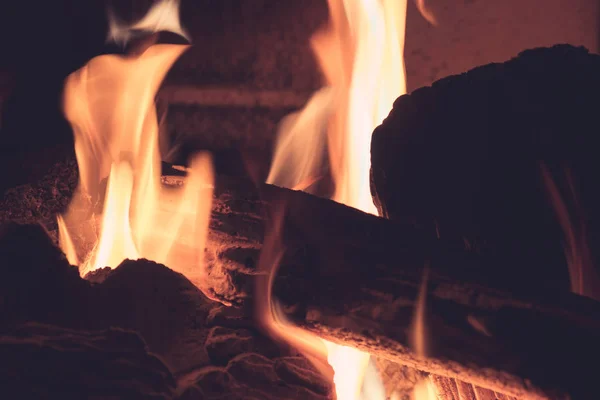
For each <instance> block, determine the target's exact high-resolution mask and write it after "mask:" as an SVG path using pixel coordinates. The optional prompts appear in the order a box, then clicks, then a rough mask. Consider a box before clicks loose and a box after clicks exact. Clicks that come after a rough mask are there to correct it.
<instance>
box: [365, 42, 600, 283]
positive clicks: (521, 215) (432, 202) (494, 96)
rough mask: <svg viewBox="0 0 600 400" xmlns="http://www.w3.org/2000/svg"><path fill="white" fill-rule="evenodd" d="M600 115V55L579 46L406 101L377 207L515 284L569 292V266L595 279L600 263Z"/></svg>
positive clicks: (379, 136) (377, 139)
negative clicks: (599, 138) (461, 250)
mask: <svg viewBox="0 0 600 400" xmlns="http://www.w3.org/2000/svg"><path fill="white" fill-rule="evenodd" d="M599 107H600V55H597V54H590V53H588V51H587V50H585V49H584V48H575V47H572V46H568V45H557V46H554V47H552V48H540V49H534V50H528V51H525V52H523V53H521V54H519V55H518V56H517V57H516V58H514V59H512V60H510V61H507V62H504V63H498V64H490V65H485V66H482V67H478V68H475V69H473V70H470V71H468V72H466V73H464V74H461V75H457V76H450V77H447V78H444V79H441V80H439V81H437V82H435V83H434V84H433V85H432V86H431V87H425V88H421V89H417V90H415V91H414V92H412V93H411V94H408V95H404V96H401V97H400V98H398V99H397V100H396V102H395V104H394V108H393V110H392V111H391V113H390V115H389V116H388V118H387V119H386V120H385V121H384V122H383V124H382V125H381V126H380V127H378V128H377V129H376V130H375V132H374V134H373V138H372V145H371V163H372V165H371V191H372V194H373V198H374V200H375V202H376V204H377V206H378V208H379V211H380V213H381V215H382V216H385V217H386V218H390V219H394V220H398V221H407V220H408V221H412V222H414V223H416V224H418V225H419V226H421V227H423V228H424V229H425V230H427V231H428V232H429V234H430V235H431V236H432V237H435V236H440V237H442V238H443V239H445V240H448V241H453V242H454V243H456V245H457V246H462V247H463V248H465V249H466V250H468V251H472V252H477V253H479V254H480V256H481V257H483V258H485V260H486V261H485V264H486V268H489V269H502V270H503V271H504V272H505V274H504V277H502V279H503V280H504V281H511V280H512V281H514V282H516V281H519V282H520V283H521V284H522V286H523V287H524V288H527V287H533V286H539V285H540V279H543V280H544V281H545V282H544V283H543V285H545V286H552V287H555V288H557V289H567V288H569V286H568V282H569V274H568V272H567V271H568V268H567V265H570V266H571V267H574V268H575V269H576V270H581V269H583V270H586V269H587V270H588V271H587V273H588V275H589V273H590V272H591V269H592V268H593V267H592V265H596V266H597V265H598V261H599V258H598V257H599V254H598V249H600V246H599V245H598V244H599V243H600V241H599V240H600V236H599V235H598V232H599V231H600V230H599V229H598V226H599V225H598V221H599V218H600V207H599V205H600V185H598V179H597V175H596V174H597V172H596V171H598V170H599V169H600V168H599V167H600V165H599V161H598V160H599V159H598V157H597V151H596V146H595V145H594V143H595V139H596V136H597V131H598V121H597V110H598V109H599ZM584 182H585V185H584ZM565 247H566V248H565ZM565 253H567V255H565ZM523 266H526V267H523ZM594 272H596V271H594ZM573 273H575V274H576V273H577V271H573V270H572V271H571V274H572V275H571V281H573V282H572V283H574V284H575V283H576V282H574V281H576V280H578V278H577V277H576V276H573ZM584 273H586V271H584ZM592 275H594V274H593V273H592ZM576 286H578V287H577V290H578V291H579V292H584V293H586V294H588V295H589V294H590V293H592V292H594V291H596V292H597V291H598V290H599V289H600V285H598V282H594V281H592V279H591V278H587V279H586V281H585V282H584V284H583V285H581V284H580V285H576Z"/></svg>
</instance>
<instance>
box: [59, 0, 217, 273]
mask: <svg viewBox="0 0 600 400" xmlns="http://www.w3.org/2000/svg"><path fill="white" fill-rule="evenodd" d="M176 5H177V2H176V1H173V0H165V1H164V2H163V3H157V4H156V5H155V6H154V7H152V8H151V9H150V11H149V17H148V16H147V17H146V18H145V19H143V20H142V21H141V22H140V23H138V24H136V25H134V28H135V29H142V28H144V29H147V30H150V29H152V30H155V29H162V28H165V26H166V28H169V27H170V28H171V30H173V29H176V28H177V27H178V26H179V22H178V10H177V8H176ZM175 20H176V21H177V22H174V21H175ZM148 21H150V22H148ZM140 24H141V25H140ZM165 24H166V25H165ZM111 29H112V35H117V36H118V35H121V36H120V37H123V38H125V37H128V35H129V33H128V30H127V29H128V28H123V27H115V26H113V27H112V28H111ZM187 47H188V46H185V45H166V44H165V45H153V46H150V47H148V48H146V49H142V50H141V51H139V52H138V54H132V55H129V56H118V55H103V56H99V57H96V58H94V59H92V60H91V61H90V62H88V64H87V65H85V66H84V67H83V68H81V69H80V70H78V71H76V72H74V73H73V74H71V75H70V76H69V77H68V78H67V80H66V83H65V89H64V112H65V115H66V117H67V119H68V120H69V121H70V123H71V125H72V127H73V131H74V134H75V153H76V156H77V163H78V166H79V172H80V180H79V185H78V189H77V191H76V194H75V196H74V198H73V200H72V202H71V204H70V205H69V208H68V210H67V212H66V214H65V215H63V216H61V217H60V218H59V220H58V224H59V232H60V245H61V248H62V249H63V251H64V252H65V253H66V254H67V258H68V259H69V261H70V262H71V263H73V264H76V265H79V268H80V273H81V275H82V276H83V275H85V274H86V273H87V272H89V271H92V270H95V269H98V268H102V267H105V266H109V267H111V268H115V267H117V266H118V265H119V264H120V263H121V262H122V261H123V260H124V259H126V258H130V259H136V258H141V257H143V258H148V259H151V260H154V261H157V262H160V263H163V264H166V265H168V266H169V267H171V268H173V269H174V270H176V271H178V272H181V273H184V274H185V275H186V276H188V278H190V279H192V278H194V280H195V279H199V278H200V277H201V275H202V272H201V267H202V261H203V260H202V256H203V253H204V244H205V240H206V235H207V231H208V222H209V217H210V207H211V201H212V182H213V174H212V164H211V160H210V158H209V157H208V156H206V155H199V156H196V157H195V158H194V159H193V160H191V172H190V173H189V175H188V179H187V181H186V184H185V185H184V186H183V187H182V188H166V187H163V186H162V185H161V171H160V167H161V164H160V156H159V150H158V125H157V116H156V108H155V105H154V97H155V95H156V92H157V90H158V88H159V86H160V83H161V82H162V80H163V78H164V76H165V75H166V73H167V71H168V70H169V68H170V67H171V65H172V64H173V62H175V60H176V59H177V58H178V57H179V56H180V55H181V54H182V53H183V52H184V51H185V50H186V49H187ZM104 182H106V188H105V187H104ZM99 207H101V208H102V211H101V214H100V216H98V218H97V216H96V213H97V211H96V210H97V209H98V208H99ZM96 219H98V220H99V221H100V222H99V225H100V226H99V228H97V227H96V226H94V223H95V221H96ZM90 221H91V223H90ZM75 239H77V240H75ZM79 242H83V243H86V244H89V243H91V244H95V247H94V249H93V250H92V251H91V252H90V254H87V255H86V257H85V258H82V257H80V256H79V255H78V254H77V251H76V246H75V245H74V243H79Z"/></svg>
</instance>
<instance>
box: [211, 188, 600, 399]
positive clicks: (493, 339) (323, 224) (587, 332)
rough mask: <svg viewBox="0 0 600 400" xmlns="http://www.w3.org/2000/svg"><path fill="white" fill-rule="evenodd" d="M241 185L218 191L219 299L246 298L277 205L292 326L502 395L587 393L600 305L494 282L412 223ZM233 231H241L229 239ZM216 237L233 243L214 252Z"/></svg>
mask: <svg viewBox="0 0 600 400" xmlns="http://www.w3.org/2000/svg"><path fill="white" fill-rule="evenodd" d="M217 186H219V185H217ZM241 188H242V187H238V189H240V190H241V191H242V193H243V194H239V193H237V194H236V193H234V192H228V193H227V194H226V193H225V192H220V193H219V192H218V193H217V195H216V198H217V199H221V200H220V201H219V200H217V201H216V202H215V207H216V209H215V210H214V211H215V213H213V218H214V219H215V221H214V224H213V226H212V229H211V231H212V232H211V235H212V243H210V244H209V246H208V251H209V252H211V251H212V252H213V258H212V261H211V264H210V271H211V272H210V274H209V276H212V277H214V278H215V280H216V281H218V282H225V283H224V284H222V285H220V286H219V285H214V286H213V287H214V288H217V289H215V290H216V291H215V293H214V295H215V296H216V297H222V298H224V299H225V300H226V301H232V302H246V301H248V298H249V297H251V296H252V295H253V294H252V289H251V286H250V285H249V283H248V282H249V281H250V280H252V279H253V278H254V277H255V276H256V275H258V274H260V273H261V271H257V270H256V268H257V267H256V266H253V265H254V264H255V263H256V259H254V258H253V257H254V256H256V254H257V253H258V250H257V249H258V247H260V246H261V243H260V242H261V238H262V237H263V235H264V229H265V227H266V228H267V229H270V227H271V223H272V218H273V215H275V216H276V215H277V214H278V213H279V212H281V209H280V207H281V206H283V210H284V214H285V216H284V220H283V222H282V225H281V226H282V227H281V231H280V232H279V235H280V237H281V247H282V248H283V249H284V250H285V253H284V256H283V260H282V263H281V266H280V268H279V271H278V274H277V277H276V279H275V281H274V294H275V296H276V297H277V299H278V301H279V302H280V303H281V304H282V306H283V309H284V310H286V313H287V316H288V318H290V319H291V320H292V321H293V322H294V323H295V324H297V325H299V326H301V327H303V328H305V329H307V330H309V331H311V332H313V333H315V334H317V335H318V336H320V337H323V338H326V339H328V340H331V341H333V342H337V343H341V344H344V345H349V346H354V347H357V348H360V349H362V350H365V351H368V352H370V353H372V354H374V355H376V356H378V357H381V358H386V359H389V360H393V361H395V362H398V363H402V364H405V365H408V366H412V367H415V368H417V369H420V370H423V371H427V372H431V373H435V374H439V375H442V376H448V377H452V378H457V379H461V380H463V381H468V382H471V383H473V384H475V385H479V386H481V387H484V388H488V389H492V390H495V391H498V392H500V393H505V394H507V395H512V396H516V397H523V396H531V397H533V398H551V399H567V398H573V399H576V398H586V396H587V395H588V394H589V393H592V392H593V390H594V385H595V383H594V379H593V374H594V371H592V370H590V369H589V368H588V365H594V360H596V359H597V358H598V357H600V350H597V346H595V343H596V341H597V337H598V335H600V304H599V303H597V302H595V301H593V300H591V299H589V298H585V297H581V296H577V295H574V294H571V293H569V292H567V291H559V292H556V291H553V290H549V289H547V288H545V287H544V286H543V285H537V286H533V287H530V288H526V289H524V288H523V287H522V286H520V285H518V284H515V285H512V286H510V285H507V284H506V280H499V279H497V277H499V276H502V273H503V271H501V270H495V269H492V270H490V269H486V268H484V265H482V264H481V261H480V260H478V259H477V257H476V256H475V255H473V254H471V253H468V252H465V251H463V250H461V249H456V248H454V247H452V245H451V244H444V243H443V241H442V240H439V241H438V240H436V241H433V240H430V239H429V237H428V236H427V235H425V234H424V233H423V232H422V231H420V230H418V229H416V228H415V227H413V226H411V225H407V224H399V223H396V222H393V221H389V220H386V219H382V218H378V217H375V216H371V215H367V214H364V213H362V212H360V211H357V210H355V209H352V208H349V207H345V206H343V205H340V204H337V203H335V202H332V201H329V200H325V199H321V198H317V197H315V196H311V195H308V194H305V193H302V192H296V191H291V190H287V189H282V188H277V187H274V186H270V185H260V186H259V189H258V190H257V191H252V190H250V189H249V188H245V189H241ZM221 190H223V189H221ZM225 199H227V200H225ZM223 200H224V202H221V201H223ZM218 209H221V210H226V212H223V214H221V215H219V211H218ZM261 209H262V211H261ZM226 215H227V216H226ZM242 219H245V220H246V222H248V223H246V224H241V223H240V222H241V220H242ZM217 221H218V223H217ZM232 227H236V228H235V229H239V231H236V232H235V233H233V232H231V231H230V232H229V233H226V232H227V231H228V230H229V229H232ZM218 236H220V237H221V238H227V239H226V241H229V244H224V243H226V241H225V242H221V244H219V245H217V240H216V238H217V237H218ZM235 241H238V245H235V246H233V245H232V243H233V242H235ZM277 250H278V249H269V248H262V251H277ZM244 260H245V261H244ZM233 264H237V265H238V266H239V265H242V266H243V267H242V268H234V267H232V265H233ZM520 267H521V268H526V267H527V266H526V265H523V264H521V265H520ZM426 269H427V270H428V274H427V276H428V280H427V282H426V285H427V286H426V287H427V291H426V293H427V295H426V306H425V313H424V321H425V333H426V346H425V350H426V354H425V355H424V356H418V355H416V354H415V352H414V350H413V348H414V346H413V339H412V326H413V321H414V314H415V308H416V303H417V293H418V291H419V288H420V286H421V284H422V281H423V277H424V271H425V270H426ZM209 286H210V285H209ZM218 290H221V292H220V293H217V292H218Z"/></svg>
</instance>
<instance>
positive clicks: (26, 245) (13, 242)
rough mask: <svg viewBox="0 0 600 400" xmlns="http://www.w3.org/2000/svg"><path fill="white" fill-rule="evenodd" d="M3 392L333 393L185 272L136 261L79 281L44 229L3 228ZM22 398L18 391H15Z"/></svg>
mask: <svg viewBox="0 0 600 400" xmlns="http://www.w3.org/2000/svg"><path fill="white" fill-rule="evenodd" d="M0 274H1V279H0V372H1V373H0V393H3V394H5V395H8V396H9V397H12V398H30V397H35V398H39V397H42V398H60V397H61V396H62V397H63V398H64V397H65V395H66V396H67V397H69V398H70V397H73V396H75V397H79V398H83V397H100V398H104V397H106V396H112V397H116V398H157V399H169V400H184V399H185V400H191V399H203V400H204V399H206V400H210V399H222V398H224V397H226V398H228V399H265V400H295V399H310V400H327V399H330V398H331V395H330V393H331V385H330V383H328V382H327V381H326V380H325V379H324V378H323V377H322V376H321V375H320V374H319V373H318V372H317V371H316V370H315V369H314V367H313V366H312V365H311V364H310V363H309V362H308V360H307V359H306V358H304V357H303V356H302V355H300V354H298V353H297V351H296V350H295V349H292V348H289V346H285V345H281V344H278V343H274V342H273V341H272V340H271V339H270V338H268V337H266V336H265V335H263V334H262V333H261V332H260V331H259V330H258V329H257V327H256V324H255V321H254V318H253V317H254V315H253V308H252V307H238V308H235V307H225V306H223V305H221V304H220V303H218V302H214V301H210V300H209V299H207V298H206V296H204V295H203V294H202V292H201V291H200V290H198V288H196V287H195V286H194V285H193V284H192V283H191V282H189V281H188V280H187V279H186V278H185V277H184V276H182V275H180V274H178V273H176V272H174V271H172V270H170V269H168V268H166V267H165V266H163V265H159V264H156V263H153V262H151V261H148V260H137V261H130V260H127V261H125V262H123V263H122V264H121V265H120V266H119V267H118V268H116V269H115V270H112V271H110V272H108V271H106V270H103V271H102V272H101V273H96V274H94V275H93V279H92V280H91V281H86V280H83V279H81V278H79V276H78V271H77V269H76V268H75V267H73V266H70V265H69V264H68V263H67V261H66V259H65V257H64V255H63V254H62V252H61V251H60V250H59V249H58V248H57V247H56V246H55V245H54V244H53V243H52V240H51V239H50V237H48V235H47V232H46V231H45V230H44V229H43V228H42V227H41V226H39V225H19V224H15V223H3V224H0ZM10 395H13V396H10Z"/></svg>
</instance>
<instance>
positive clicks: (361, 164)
mask: <svg viewBox="0 0 600 400" xmlns="http://www.w3.org/2000/svg"><path fill="white" fill-rule="evenodd" d="M328 4H329V10H330V21H329V23H328V25H327V26H326V27H325V29H323V30H321V31H320V32H318V33H316V34H315V35H314V36H313V38H312V47H313V50H314V52H315V55H316V57H317V59H318V61H319V64H320V66H321V69H322V71H323V74H324V76H325V78H326V81H327V84H328V86H327V87H326V88H324V89H322V90H320V91H318V92H317V93H316V94H315V95H314V96H313V97H312V99H311V100H310V101H309V102H308V103H307V105H306V107H305V108H304V109H303V110H302V111H301V112H299V113H296V114H294V115H292V116H290V117H288V118H287V119H286V120H285V121H284V122H283V123H282V124H281V125H280V127H279V132H278V135H277V138H278V139H277V143H276V149H275V155H274V161H273V164H272V167H271V171H270V173H269V177H268V179H267V182H268V183H273V184H276V185H280V186H285V187H290V188H303V187H305V186H306V182H313V181H314V180H315V179H318V178H319V176H321V174H322V172H321V171H320V167H321V164H322V160H321V158H322V155H323V153H324V151H325V150H324V149H325V147H327V150H328V153H329V165H330V171H331V174H332V177H333V179H334V181H335V185H336V189H335V194H334V196H333V199H334V200H336V201H338V202H340V203H343V204H346V205H349V206H351V207H355V208H358V209H360V210H362V211H365V212H368V213H372V214H376V208H375V205H374V204H373V201H372V199H371V194H370V189H369V170H370V146H371V134H372V132H373V130H374V129H375V127H376V126H377V125H379V124H380V123H381V122H382V121H383V119H384V118H385V117H386V116H387V114H388V113H389V111H390V109H391V107H392V104H393V102H394V100H395V99H396V98H397V97H398V96H400V95H401V94H404V93H405V92H406V81H405V72H404V61H403V52H404V35H405V24H406V7H407V4H406V0H328ZM325 135H326V137H324V136H325ZM281 334H283V335H284V336H285V335H287V333H286V331H285V330H283V331H282V332H281ZM323 343H324V345H325V347H326V349H327V354H328V356H327V359H328V362H329V364H330V365H331V367H332V368H333V370H334V378H333V380H334V383H335V387H336V393H337V398H338V399H339V400H351V399H360V398H369V399H376V398H382V399H383V398H385V395H384V394H383V393H384V391H383V389H382V385H381V383H380V382H379V381H378V376H377V374H375V379H373V378H372V376H373V374H367V373H366V372H367V371H368V366H369V365H370V364H369V361H370V355H369V354H368V353H364V352H361V351H359V350H357V349H354V348H349V347H345V346H340V345H338V344H334V343H331V342H328V341H326V340H323ZM367 375H369V381H368V382H365V381H364V380H365V378H366V377H367ZM374 382H375V383H374ZM367 387H368V388H369V393H364V392H363V389H364V388H367Z"/></svg>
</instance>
